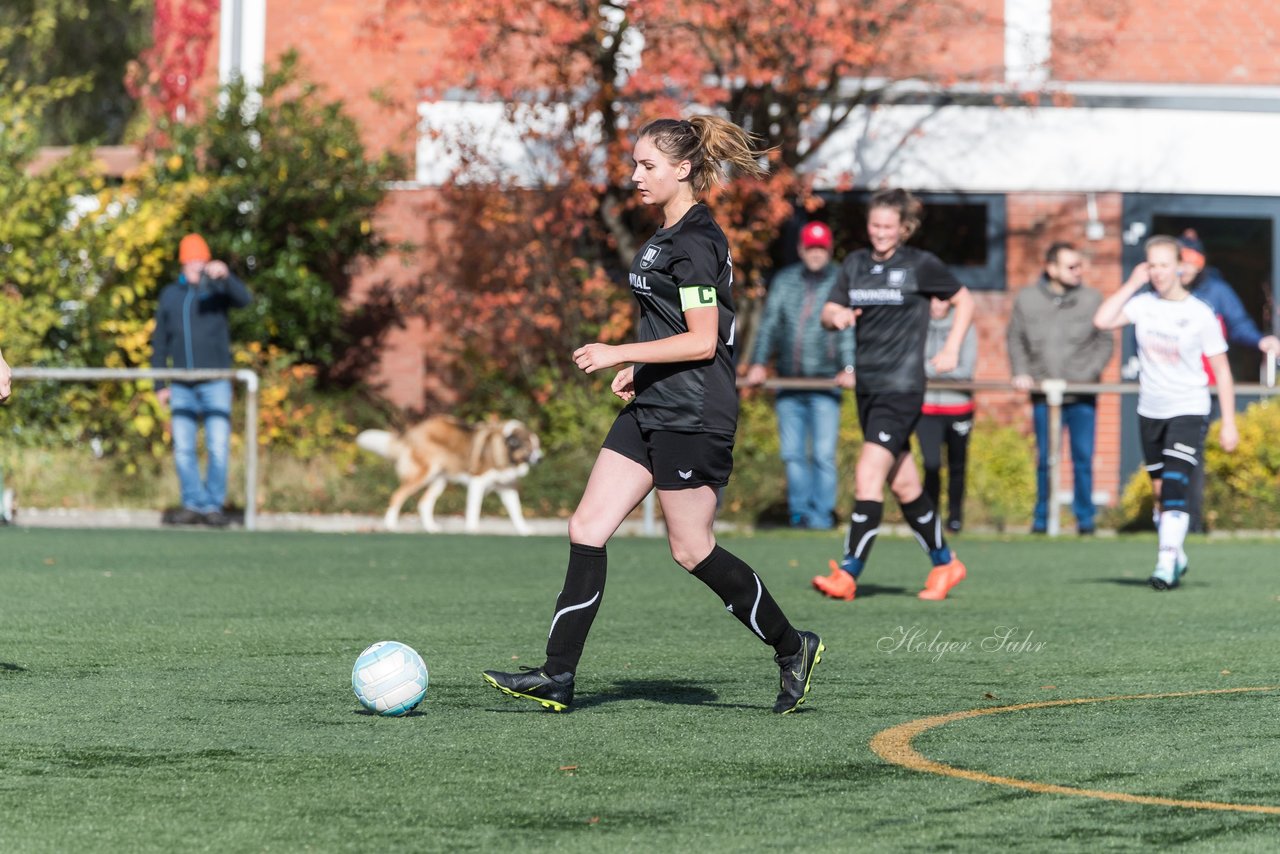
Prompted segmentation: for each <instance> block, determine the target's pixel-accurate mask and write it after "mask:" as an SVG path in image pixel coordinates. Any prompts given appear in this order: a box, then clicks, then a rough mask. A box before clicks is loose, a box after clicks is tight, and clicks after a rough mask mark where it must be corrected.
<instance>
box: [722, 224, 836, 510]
mask: <svg viewBox="0 0 1280 854" xmlns="http://www.w3.org/2000/svg"><path fill="white" fill-rule="evenodd" d="M831 249H832V236H831V229H830V228H828V227H827V226H826V224H825V223H821V222H811V223H809V224H808V225H806V226H805V227H804V228H803V229H802V230H801V231H800V259H801V263H799V264H792V265H790V266H788V267H783V268H782V269H781V270H779V271H778V274H777V275H776V276H774V279H773V283H772V284H771V285H770V286H769V297H768V299H767V300H766V301H765V306H764V318H763V320H761V322H760V330H759V332H758V333H757V334H756V341H755V348H754V349H753V351H752V354H751V367H750V368H749V369H748V370H747V376H746V382H747V384H748V385H759V384H760V383H762V382H764V381H765V378H766V377H767V376H768V371H767V370H766V368H765V365H766V364H767V363H768V362H769V360H770V359H771V358H772V357H775V356H776V357H777V360H776V365H777V371H778V376H780V377H802V378H806V379H813V380H817V381H825V382H827V383H829V384H830V385H829V387H828V388H825V389H821V390H817V389H807V390H806V389H782V390H780V391H779V392H778V397H777V401H776V403H775V409H776V411H777V414H778V438H779V442H780V444H781V446H782V462H783V464H784V465H785V467H786V471H787V508H788V511H789V512H790V515H791V525H792V527H797V528H817V529H821V530H826V529H828V528H830V527H832V525H833V524H834V517H833V516H832V513H833V511H834V510H835V502H836V440H837V439H838V438H839V435H840V404H841V403H842V401H843V396H844V395H843V391H842V389H846V388H853V330H852V329H846V330H844V331H843V332H831V331H829V330H827V329H824V328H823V327H822V305H823V303H825V302H826V299H827V293H828V292H829V291H830V290H831V286H832V284H833V283H834V282H835V280H836V269H837V268H836V265H835V264H833V263H831Z"/></svg>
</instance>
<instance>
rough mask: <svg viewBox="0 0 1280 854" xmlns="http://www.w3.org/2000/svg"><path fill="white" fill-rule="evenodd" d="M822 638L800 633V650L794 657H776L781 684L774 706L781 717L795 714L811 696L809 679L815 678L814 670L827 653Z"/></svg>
mask: <svg viewBox="0 0 1280 854" xmlns="http://www.w3.org/2000/svg"><path fill="white" fill-rule="evenodd" d="M826 649H827V647H826V644H824V643H823V642H822V638H820V637H818V636H817V635H815V634H814V633H813V632H800V649H799V650H797V651H796V652H795V653H794V654H793V655H787V656H782V655H775V656H774V657H773V660H774V661H776V662H778V669H779V670H780V671H781V676H780V680H781V684H780V686H779V691H778V701H777V702H776V703H774V704H773V711H774V712H775V713H777V714H779V715H787V714H790V713H791V712H794V711H795V710H796V709H797V708H798V707H799V705H800V704H801V703H803V702H804V698H805V697H807V696H808V694H809V679H810V678H812V676H813V668H815V667H817V666H818V662H820V661H822V653H824V652H825V651H826Z"/></svg>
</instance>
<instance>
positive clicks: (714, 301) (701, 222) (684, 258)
mask: <svg viewBox="0 0 1280 854" xmlns="http://www.w3.org/2000/svg"><path fill="white" fill-rule="evenodd" d="M732 286H733V261H732V259H731V258H730V257H729V241H728V240H727V239H725V236H724V232H723V231H721V230H720V226H718V225H716V221H715V220H714V219H713V218H712V217H711V212H710V211H709V210H708V209H707V206H706V205H702V204H696V205H694V206H693V207H692V208H690V209H689V211H688V212H687V213H686V214H685V215H684V216H683V217H682V218H681V219H680V221H679V222H677V223H676V224H675V225H673V226H671V227H670V228H660V229H658V231H657V232H656V233H655V234H654V235H653V237H651V238H649V240H648V242H647V243H645V245H644V247H643V248H642V249H641V250H640V252H639V254H637V255H636V257H635V260H634V261H632V262H631V292H632V294H634V295H635V298H636V301H637V302H639V303H640V327H639V339H640V340H641V341H656V340H658V339H660V338H670V337H671V336H672V335H678V334H680V333H682V332H688V331H689V327H688V325H687V324H686V323H685V320H684V312H685V309H687V308H693V307H700V306H716V307H717V308H718V309H719V311H720V334H719V336H718V340H717V341H716V352H715V355H714V356H713V357H712V358H710V359H708V360H705V361H698V362H673V363H669V364H637V365H636V366H635V367H636V370H635V390H636V396H635V399H634V400H633V401H632V402H631V404H630V405H631V406H632V407H633V408H634V411H635V414H636V419H637V421H639V423H640V425H641V427H644V428H647V429H651V430H673V431H677V432H683V433H698V432H705V433H723V434H728V435H733V433H734V431H735V430H736V429H737V426H738V392H737V388H736V374H735V371H734V314H733V296H732V294H731V293H730V290H731V288H732Z"/></svg>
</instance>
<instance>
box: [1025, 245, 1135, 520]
mask: <svg viewBox="0 0 1280 854" xmlns="http://www.w3.org/2000/svg"><path fill="white" fill-rule="evenodd" d="M1083 281H1084V258H1083V257H1082V256H1081V254H1080V252H1079V251H1077V250H1076V248H1075V247H1074V246H1073V245H1071V244H1070V243H1054V244H1053V245H1052V246H1050V247H1049V251H1048V252H1046V253H1045V267H1044V274H1043V275H1042V276H1041V277H1040V279H1039V281H1037V282H1036V283H1035V284H1034V285H1032V286H1031V287H1029V288H1024V289H1023V290H1022V291H1021V292H1019V294H1018V296H1017V298H1016V299H1015V300H1014V303H1013V314H1012V316H1011V317H1010V319H1009V332H1008V336H1009V339H1008V344H1009V364H1010V367H1011V369H1012V372H1013V386H1014V388H1017V389H1021V390H1023V391H1031V392H1032V395H1031V411H1032V416H1033V419H1034V421H1035V430H1036V445H1037V447H1038V450H1039V453H1038V459H1037V463H1036V507H1035V514H1034V516H1033V517H1032V523H1031V530H1032V532H1033V533H1037V534H1042V533H1044V532H1045V531H1046V530H1047V529H1048V520H1049V406H1048V403H1047V402H1046V400H1045V396H1044V395H1043V394H1040V393H1038V392H1036V391H1034V390H1035V389H1036V388H1037V387H1038V384H1039V383H1040V382H1041V381H1043V380H1047V379H1059V380H1066V381H1067V382H1079V383H1096V382H1097V381H1098V379H1099V378H1100V377H1101V376H1102V369H1103V368H1104V367H1106V364H1107V362H1108V361H1109V360H1110V359H1111V351H1112V349H1113V347H1114V346H1115V342H1114V341H1113V340H1112V335H1111V333H1110V332H1104V331H1102V330H1100V329H1097V328H1096V327H1095V326H1094V325H1093V314H1094V312H1095V311H1097V310H1098V306H1099V305H1100V304H1101V302H1102V295H1101V294H1100V293H1098V292H1097V291H1096V290H1094V289H1093V288H1089V287H1085V286H1084V284H1083ZM1097 411H1098V399H1097V397H1096V396H1094V395H1068V396H1067V397H1066V398H1064V400H1063V406H1062V423H1063V426H1065V427H1066V428H1067V431H1068V432H1069V433H1070V435H1071V445H1070V447H1071V467H1072V479H1073V481H1074V487H1075V490H1074V498H1073V500H1072V503H1071V509H1072V511H1073V512H1074V513H1075V517H1076V526H1077V530H1079V532H1080V533H1081V534H1092V533H1093V530H1094V506H1093V446H1094V428H1095V425H1096V424H1097Z"/></svg>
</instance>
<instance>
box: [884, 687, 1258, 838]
mask: <svg viewBox="0 0 1280 854" xmlns="http://www.w3.org/2000/svg"><path fill="white" fill-rule="evenodd" d="M1277 690H1280V686H1275V685H1272V686H1269V687H1264V688H1217V689H1213V690H1206V691H1179V692H1175V693H1170V694H1122V695H1118V696H1114V697H1083V698H1078V699H1074V700H1048V701H1045V702H1043V703H1019V704H1018V705H1016V706H999V707H997V708H990V709H970V710H969V711H966V712H952V713H951V714H949V715H934V716H933V717H928V718H919V719H917V720H914V721H908V722H907V723H905V724H899V725H898V726H895V727H890V728H889V729H886V730H882V731H880V732H878V733H876V735H875V737H874V738H872V739H871V749H872V750H873V751H875V753H876V755H878V756H879V757H880V758H882V759H884V760H886V761H888V762H892V763H893V764H894V765H901V766H903V767H904V768H910V769H911V770H913V771H923V772H925V773H926V774H942V775H944V776H947V777H959V778H960V779H962V780H972V781H974V782H976V783H992V784H995V785H997V786H1011V787H1013V788H1015V789H1025V790H1027V791H1028V792H1040V793H1043V794H1053V795H1073V796H1075V797H1080V798H1098V799H1100V800H1104V801H1122V802H1124V803H1128V804H1150V805H1154V806H1163V807H1184V808H1187V809H1196V810H1229V811H1232V812H1253V813H1266V814H1268V815H1280V806H1269V805H1266V804H1229V803H1221V802H1219V801H1184V800H1179V799H1177V798H1159V797H1154V796H1151V795H1130V794H1127V793H1125V792H1107V791H1103V790H1100V789H1079V788H1076V787H1074V786H1059V785H1056V784H1054V783H1040V782H1037V781H1035V780H1019V779H1017V778H1015V777H998V776H996V775H994V774H984V773H982V772H981V771H970V770H968V769H966V768H956V767H954V766H951V765H945V764H943V763H941V762H934V761H933V760H932V759H929V758H927V757H926V756H924V755H923V754H921V753H920V752H919V751H918V750H916V749H915V748H914V747H912V746H911V742H912V741H914V740H915V738H916V737H917V736H919V735H920V734H921V733H924V732H927V731H928V730H931V729H934V728H936V727H940V726H944V725H945V724H949V723H953V722H955V721H962V720H966V719H967V718H977V717H982V716H983V715H999V714H1003V713H1004V712H1021V711H1026V710H1028V709H1049V708H1053V707H1054V706H1079V705H1084V704H1086V703H1110V702H1114V701H1117V700H1164V699H1168V698H1170V697H1200V696H1205V695H1208V694H1245V693H1251V692H1261V691H1277Z"/></svg>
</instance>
